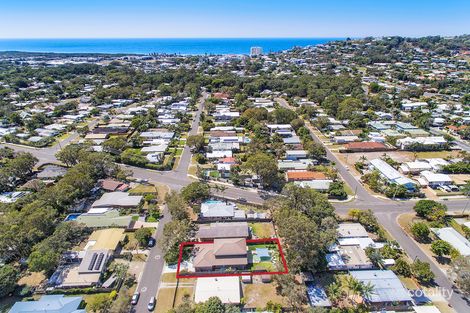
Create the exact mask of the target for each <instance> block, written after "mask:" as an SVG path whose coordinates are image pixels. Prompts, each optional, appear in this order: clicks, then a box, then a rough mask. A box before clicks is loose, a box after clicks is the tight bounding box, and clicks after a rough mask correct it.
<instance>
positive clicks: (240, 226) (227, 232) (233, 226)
mask: <svg viewBox="0 0 470 313" xmlns="http://www.w3.org/2000/svg"><path fill="white" fill-rule="evenodd" d="M249 236H250V234H249V231H248V223H246V222H236V223H211V224H209V225H201V226H200V227H199V230H198V232H197V234H196V238H198V239H199V240H201V241H208V240H215V239H219V238H248V237H249Z"/></svg>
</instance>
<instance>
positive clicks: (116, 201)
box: [92, 191, 142, 208]
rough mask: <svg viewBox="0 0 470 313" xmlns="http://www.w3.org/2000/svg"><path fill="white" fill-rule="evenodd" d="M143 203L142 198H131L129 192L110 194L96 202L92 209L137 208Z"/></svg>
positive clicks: (104, 195)
mask: <svg viewBox="0 0 470 313" xmlns="http://www.w3.org/2000/svg"><path fill="white" fill-rule="evenodd" d="M140 201H142V196H129V193H127V192H119V191H116V192H108V193H105V194H103V195H102V196H101V198H100V199H99V200H96V201H95V202H94V203H93V205H92V207H94V208H98V207H101V208H106V207H136V206H138V205H139V203H140Z"/></svg>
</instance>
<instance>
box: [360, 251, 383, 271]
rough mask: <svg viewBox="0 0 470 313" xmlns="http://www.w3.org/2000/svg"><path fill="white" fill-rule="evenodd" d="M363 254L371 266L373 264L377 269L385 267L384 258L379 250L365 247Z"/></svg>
mask: <svg viewBox="0 0 470 313" xmlns="http://www.w3.org/2000/svg"><path fill="white" fill-rule="evenodd" d="M365 252H366V255H367V257H368V258H369V260H370V261H371V262H372V264H374V265H375V266H377V267H379V268H384V266H385V263H384V258H383V256H382V254H381V253H380V251H379V250H377V249H375V248H372V247H367V248H366V249H365Z"/></svg>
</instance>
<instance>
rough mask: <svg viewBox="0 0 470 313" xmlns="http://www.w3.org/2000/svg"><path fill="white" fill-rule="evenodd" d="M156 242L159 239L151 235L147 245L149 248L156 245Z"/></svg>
mask: <svg viewBox="0 0 470 313" xmlns="http://www.w3.org/2000/svg"><path fill="white" fill-rule="evenodd" d="M156 242H157V241H156V240H155V238H153V237H150V239H149V242H148V244H147V247H149V248H151V247H155V244H156Z"/></svg>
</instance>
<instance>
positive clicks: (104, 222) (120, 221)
mask: <svg viewBox="0 0 470 313" xmlns="http://www.w3.org/2000/svg"><path fill="white" fill-rule="evenodd" d="M131 221H132V216H130V215H120V214H119V211H117V210H109V211H107V212H104V213H102V214H93V213H84V214H81V215H80V216H79V217H77V223H82V224H85V225H86V226H87V227H112V226H117V227H129V224H130V223H131Z"/></svg>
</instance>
